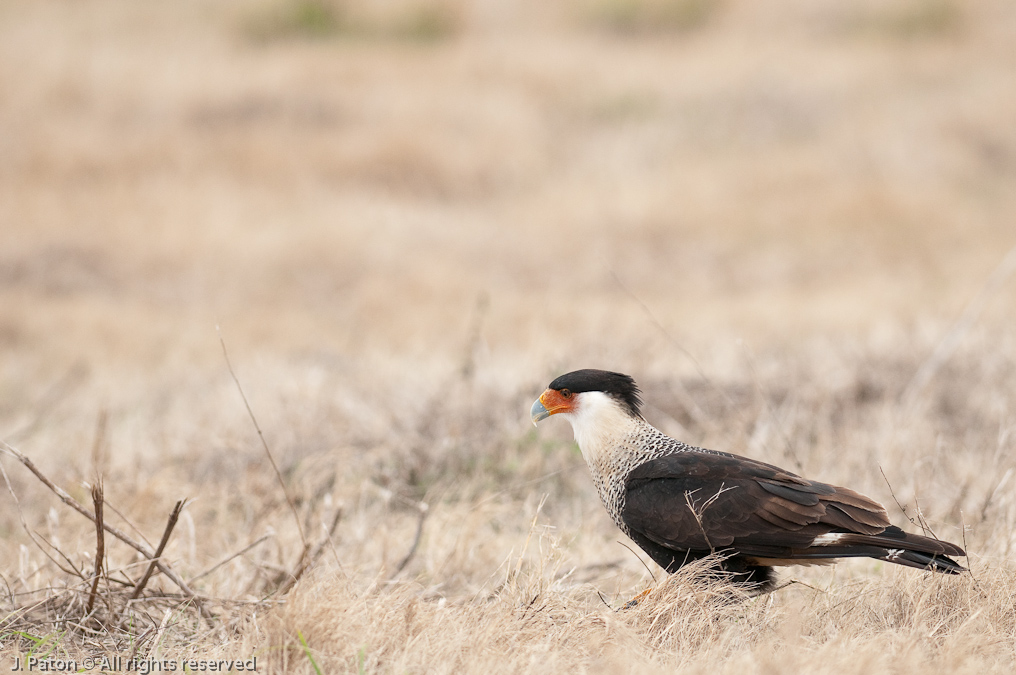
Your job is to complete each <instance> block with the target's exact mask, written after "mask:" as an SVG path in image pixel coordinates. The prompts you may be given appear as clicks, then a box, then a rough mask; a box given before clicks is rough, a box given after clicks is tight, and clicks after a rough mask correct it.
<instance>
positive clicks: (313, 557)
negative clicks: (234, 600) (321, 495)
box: [276, 507, 342, 595]
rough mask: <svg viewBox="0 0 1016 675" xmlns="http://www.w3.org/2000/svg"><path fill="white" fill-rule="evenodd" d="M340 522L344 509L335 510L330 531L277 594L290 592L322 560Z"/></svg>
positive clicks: (301, 561)
mask: <svg viewBox="0 0 1016 675" xmlns="http://www.w3.org/2000/svg"><path fill="white" fill-rule="evenodd" d="M340 520H342V507H339V508H338V509H336V510H335V515H334V516H333V517H332V524H331V526H330V527H329V528H328V531H327V532H325V534H324V536H323V537H321V540H320V541H319V542H318V543H317V544H315V545H314V548H312V549H310V553H308V554H307V555H305V556H303V557H302V558H301V559H300V565H299V566H298V567H297V568H296V571H294V572H293V573H292V574H291V575H290V576H289V578H288V579H286V582H285V583H283V584H282V585H281V586H280V587H279V589H278V590H277V591H276V593H277V594H280V595H281V594H285V593H286V592H288V591H289V590H290V589H291V588H293V586H295V585H296V583H297V582H298V581H300V578H301V577H303V575H304V574H305V573H306V572H307V570H309V569H310V568H311V567H313V566H314V564H315V563H316V562H317V561H318V558H320V557H321V554H322V553H323V552H324V550H325V546H326V545H327V544H328V542H330V541H331V540H332V535H333V534H335V528H337V527H338V526H339V521H340ZM305 550H306V549H305Z"/></svg>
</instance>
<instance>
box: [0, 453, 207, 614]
mask: <svg viewBox="0 0 1016 675" xmlns="http://www.w3.org/2000/svg"><path fill="white" fill-rule="evenodd" d="M0 446H3V448H4V450H5V451H6V452H7V453H8V454H10V455H11V456H12V457H14V458H15V459H17V460H18V461H19V462H21V463H22V464H24V465H25V468H27V469H28V470H29V471H31V472H32V473H33V474H35V477H36V478H38V479H39V480H40V481H42V483H43V485H45V486H46V487H48V488H49V489H50V490H51V491H52V492H53V493H54V494H55V495H56V496H57V497H59V498H60V501H62V502H63V503H64V504H66V505H67V506H69V507H71V508H72V509H74V510H75V511H77V512H78V513H80V514H81V515H83V516H84V517H85V518H88V519H89V520H91V521H92V522H93V523H94V522H95V516H94V515H92V514H91V513H89V511H88V509H86V508H85V507H84V506H82V505H81V504H80V503H79V502H78V501H77V500H76V499H74V498H73V497H71V496H70V495H69V494H67V492H66V491H64V490H63V488H60V487H58V486H57V485H54V483H53V481H51V480H50V479H49V478H47V477H46V475H45V474H44V473H42V472H41V471H40V470H39V468H38V467H37V466H35V463H34V462H32V460H30V459H29V458H28V457H26V456H25V455H23V454H22V453H21V452H20V451H19V450H17V449H16V448H14V447H12V446H11V445H9V444H8V443H6V442H5V441H0ZM102 527H103V529H104V530H106V532H109V533H110V534H111V535H113V536H114V537H116V538H117V539H119V540H120V541H122V542H123V543H125V544H127V545H128V546H130V547H131V548H133V549H134V550H135V551H137V552H138V553H140V554H141V555H143V556H145V557H146V558H148V559H149V560H151V559H152V558H155V557H156V556H155V554H154V552H153V551H152V549H151V548H149V547H147V546H145V545H143V544H139V543H138V542H136V541H135V540H134V539H132V538H131V537H130V535H128V534H126V533H125V532H123V531H122V530H120V529H119V528H117V527H114V526H113V525H110V524H109V523H107V522H105V521H104V522H103V524H102ZM156 565H157V566H158V568H159V570H160V571H161V572H162V573H163V574H165V575H166V576H167V577H168V578H169V579H170V580H171V581H172V582H173V583H174V584H176V585H177V586H178V587H179V588H180V590H181V591H183V592H184V594H186V595H187V596H188V597H192V598H194V597H198V596H197V594H196V593H195V592H194V591H192V590H191V588H190V586H188V585H187V582H185V581H184V580H183V579H181V578H180V575H178V574H177V573H176V572H174V571H173V568H171V567H170V566H169V565H167V564H166V563H164V562H163V561H161V560H159V561H157V563H156Z"/></svg>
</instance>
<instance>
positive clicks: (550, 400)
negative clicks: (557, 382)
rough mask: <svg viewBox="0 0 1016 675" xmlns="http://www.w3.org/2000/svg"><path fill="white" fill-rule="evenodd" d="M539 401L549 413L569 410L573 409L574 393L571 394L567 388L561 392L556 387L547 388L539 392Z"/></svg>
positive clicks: (553, 413)
mask: <svg viewBox="0 0 1016 675" xmlns="http://www.w3.org/2000/svg"><path fill="white" fill-rule="evenodd" d="M540 403H542V404H543V407H544V408H546V409H547V414H549V415H556V414H557V413H566V412H571V411H573V410H574V409H575V403H576V401H575V394H572V393H571V392H569V391H568V390H567V389H566V390H564V391H563V392H562V391H557V390H556V389H548V390H546V391H545V392H543V393H542V394H540Z"/></svg>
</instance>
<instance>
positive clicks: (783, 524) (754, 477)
mask: <svg viewBox="0 0 1016 675" xmlns="http://www.w3.org/2000/svg"><path fill="white" fill-rule="evenodd" d="M625 487H626V495H625V504H624V508H623V509H622V511H621V517H622V519H623V520H624V522H625V524H626V525H627V526H628V527H629V528H630V529H631V530H632V531H633V532H635V533H638V534H640V535H642V536H644V537H646V538H648V539H649V540H650V541H652V542H654V543H656V544H658V545H660V546H664V547H666V548H668V549H677V550H720V549H725V548H733V549H734V550H735V551H737V552H738V553H740V554H744V555H751V556H764V557H773V558H784V557H786V558H789V557H794V555H795V552H798V553H799V552H800V549H802V548H807V547H809V546H810V545H811V544H812V543H813V541H814V540H815V537H817V536H819V535H822V534H826V533H829V532H833V531H836V532H850V533H857V534H859V535H878V534H881V533H882V532H883V531H885V530H886V528H887V527H889V519H888V517H887V515H886V512H885V509H884V508H882V506H881V505H880V504H878V503H877V502H874V501H872V500H871V499H868V498H867V497H864V496H863V495H860V494H858V493H856V492H854V491H853V490H848V489H846V488H841V487H835V486H833V485H827V484H825V483H819V482H816V481H809V480H805V479H803V478H801V477H799V476H796V475H794V474H792V473H790V472H788V471H784V470H783V469H780V468H778V467H775V466H772V465H770V464H764V463H762V462H756V461H754V460H751V459H747V458H745V457H738V456H736V455H728V454H725V453H712V452H693V451H689V452H681V453H676V454H673V455H669V456H667V457H661V458H659V459H655V460H652V461H650V462H646V463H645V464H643V465H641V466H639V467H638V468H636V469H635V470H634V471H632V472H631V474H629V476H628V478H627V481H626V485H625ZM830 553H831V551H830ZM833 555H836V554H833ZM839 555H843V554H842V553H840V554H839Z"/></svg>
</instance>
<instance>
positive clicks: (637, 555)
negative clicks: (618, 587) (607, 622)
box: [607, 541, 659, 607]
mask: <svg viewBox="0 0 1016 675" xmlns="http://www.w3.org/2000/svg"><path fill="white" fill-rule="evenodd" d="M617 543H619V544H621V546H624V547H625V548H626V549H628V550H629V551H631V554H632V555H633V556H635V559H636V560H638V561H639V562H640V563H642V566H643V567H645V568H646V572H649V576H651V577H652V578H653V583H654V584H655V583H659V582H657V581H656V575H655V574H653V571H652V570H651V569H650V568H649V565H647V564H646V561H645V560H643V559H642V557H641V556H640V555H639V554H638V553H636V552H635V549H633V548H632V547H631V546H629V545H628V544H626V543H624V542H623V541H618V542H617ZM607 606H608V607H609V606H610V605H607Z"/></svg>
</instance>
